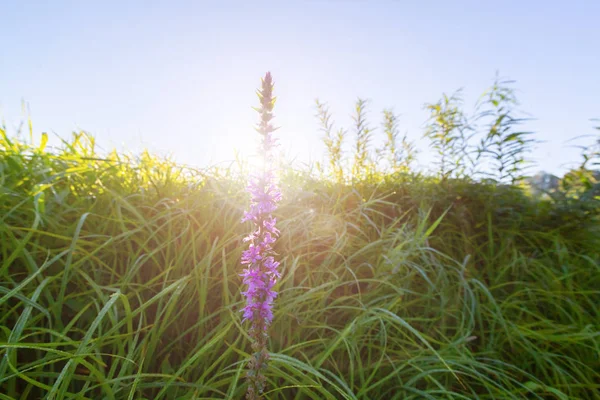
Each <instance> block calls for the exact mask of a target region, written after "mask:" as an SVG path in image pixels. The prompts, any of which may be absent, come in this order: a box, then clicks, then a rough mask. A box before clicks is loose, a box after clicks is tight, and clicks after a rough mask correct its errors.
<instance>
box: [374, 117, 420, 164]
mask: <svg viewBox="0 0 600 400" xmlns="http://www.w3.org/2000/svg"><path fill="white" fill-rule="evenodd" d="M383 132H384V134H385V142H384V144H383V149H381V150H379V151H378V155H379V157H383V158H384V159H386V161H387V162H388V165H389V167H390V171H391V172H392V173H402V174H408V173H410V172H411V171H412V168H411V167H412V164H413V162H414V161H415V158H416V150H415V146H414V144H413V143H411V142H410V141H409V140H408V138H407V136H406V135H404V136H403V137H402V139H401V141H400V143H398V116H397V115H396V114H394V113H393V112H392V111H391V110H383Z"/></svg>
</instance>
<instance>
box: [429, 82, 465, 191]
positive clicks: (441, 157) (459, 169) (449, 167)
mask: <svg viewBox="0 0 600 400" xmlns="http://www.w3.org/2000/svg"><path fill="white" fill-rule="evenodd" d="M462 102H463V101H462V98H461V93H460V91H457V92H455V93H454V94H452V95H451V96H448V95H446V94H444V95H443V96H442V99H441V100H439V101H438V102H437V103H430V104H426V105H425V108H426V109H427V110H428V111H429V113H430V116H429V120H428V123H427V127H426V130H425V136H426V137H427V138H429V140H430V145H431V147H432V148H433V149H434V150H435V152H436V154H437V156H438V160H437V164H438V171H439V175H440V178H441V179H442V180H446V179H448V178H450V177H459V178H460V177H464V176H465V173H466V172H467V166H468V164H467V161H468V160H467V156H468V139H469V138H468V136H467V132H468V131H469V125H468V123H467V119H466V116H465V114H464V112H463V111H462Z"/></svg>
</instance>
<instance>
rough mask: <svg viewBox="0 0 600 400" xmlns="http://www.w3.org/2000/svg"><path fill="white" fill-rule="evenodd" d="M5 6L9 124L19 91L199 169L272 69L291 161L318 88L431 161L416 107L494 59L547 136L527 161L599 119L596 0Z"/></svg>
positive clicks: (227, 140) (302, 155)
mask: <svg viewBox="0 0 600 400" xmlns="http://www.w3.org/2000/svg"><path fill="white" fill-rule="evenodd" d="M275 3H277V4H275ZM0 16H1V17H0V18H1V21H2V34H1V35H0V107H2V108H1V110H0V113H1V115H2V117H3V118H4V119H5V120H6V123H7V125H8V126H9V128H10V127H12V126H16V125H17V124H18V122H19V120H20V119H21V100H22V99H24V100H25V101H26V102H28V103H29V105H30V108H31V114H32V117H33V122H34V130H35V131H36V132H38V133H39V132H42V131H48V132H56V133H57V134H59V135H61V136H63V137H66V136H67V135H69V134H70V132H71V131H73V130H75V129H85V130H87V131H89V132H91V133H93V134H94V135H95V136H96V137H97V141H98V143H99V144H100V145H101V146H102V147H104V148H106V149H110V148H112V147H115V146H116V147H118V148H122V149H123V148H124V149H127V150H132V151H138V150H139V149H141V148H142V147H147V148H149V149H151V150H152V151H155V152H159V153H161V154H171V155H173V157H174V158H175V159H176V160H178V161H180V162H183V163H188V164H192V165H197V166H203V165H206V164H208V163H209V162H217V161H223V160H227V159H232V158H233V150H232V149H233V148H234V147H238V148H241V149H242V150H247V149H248V148H250V146H251V143H252V139H253V138H254V136H255V133H254V131H253V129H252V125H253V124H254V123H255V122H256V116H255V113H254V111H252V110H251V108H250V107H251V106H253V105H255V103H256V98H255V95H254V90H255V88H256V87H257V85H258V84H259V78H260V76H262V75H263V74H264V72H265V71H267V70H271V71H272V73H273V75H274V78H275V81H276V94H277V95H278V97H279V99H278V104H277V106H276V115H277V123H278V124H279V125H281V126H282V129H281V130H280V131H278V132H279V134H280V139H281V143H282V149H283V150H284V151H285V153H286V154H287V155H288V156H289V157H296V158H297V159H298V160H300V161H306V160H309V159H313V160H314V159H318V158H319V157H321V154H322V151H323V145H322V144H321V142H320V140H319V137H320V133H319V132H318V126H317V124H316V120H315V119H314V114H315V110H314V99H315V98H317V97H318V98H320V99H322V100H324V101H327V102H329V104H330V106H331V110H332V111H333V112H334V114H335V118H336V121H337V122H338V123H340V124H342V125H347V124H348V123H349V114H350V112H351V109H352V105H353V102H354V100H355V99H356V98H357V97H358V96H361V97H366V98H369V99H371V100H372V101H371V114H370V115H371V120H372V124H373V125H379V123H380V119H381V118H380V113H381V110H382V109H383V108H384V107H392V108H393V109H394V110H395V111H396V112H398V113H400V114H402V118H401V124H402V131H403V132H404V131H406V132H407V133H408V136H409V137H410V138H412V139H414V140H415V141H417V142H418V144H419V148H420V149H421V150H422V154H421V156H420V163H421V164H422V165H423V166H425V167H426V166H427V165H428V163H429V162H430V161H431V156H430V155H429V154H428V150H427V143H426V142H425V141H424V140H422V139H421V137H422V134H423V123H424V121H425V119H426V113H425V111H424V110H423V104H424V103H425V102H433V101H436V100H437V99H439V97H440V95H441V94H442V93H443V92H447V93H448V92H452V91H454V90H455V89H458V88H461V87H463V88H464V89H465V98H466V104H467V108H469V107H470V106H471V105H472V104H473V102H474V101H475V99H476V97H477V96H478V95H479V94H480V93H481V92H482V91H483V90H484V89H485V88H486V87H487V86H489V85H490V83H491V82H492V79H493V77H494V75H495V72H496V71H497V70H498V71H499V72H500V74H501V75H502V76H506V77H509V78H511V79H514V80H516V81H517V88H518V89H519V98H520V101H521V107H522V109H523V110H525V111H527V112H528V113H530V114H531V115H532V117H534V118H535V120H534V121H532V122H530V123H529V124H528V128H529V129H531V130H534V131H536V132H537V138H538V139H539V140H542V141H544V143H541V144H539V145H538V149H537V150H536V152H535V153H534V154H533V156H534V158H535V160H536V162H537V167H536V168H535V169H536V170H537V169H544V170H548V171H552V172H560V171H564V168H565V166H566V165H568V163H569V162H572V161H576V160H578V152H579V150H577V149H574V148H570V147H569V146H570V144H569V143H567V141H568V140H569V139H571V138H573V137H575V136H578V135H584V134H591V133H593V130H592V126H593V124H592V122H590V121H589V120H590V118H600V22H599V21H600V20H599V18H600V1H594V0H589V1H569V2H566V1H556V2H553V1H503V2H491V1H468V2H467V1H453V2H451V1H439V2H437V1H428V2H408V1H406V2H403V1H384V0H371V1H341V0H340V1H334V0H329V1H309V0H303V1H286V2H284V1H281V2H259V1H251V2H247V1H243V2H242V1H240V2H229V1H222V2H217V1H211V2H208V1H207V2H201V1H173V2H166V1H163V2H157V1H143V2H142V1H140V2H134V1H123V2H121V1H118V2H117V1H114V2H112V1H95V2H90V1H73V2H61V1H56V2H50V1H44V2H33V1H10V2H9V1H4V2H1V3H0ZM381 137H382V133H381V131H378V132H376V133H375V144H379V143H380V142H381Z"/></svg>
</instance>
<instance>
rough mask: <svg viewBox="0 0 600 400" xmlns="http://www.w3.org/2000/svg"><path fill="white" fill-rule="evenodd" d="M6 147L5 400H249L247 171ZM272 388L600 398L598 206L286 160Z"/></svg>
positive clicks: (401, 395)
mask: <svg viewBox="0 0 600 400" xmlns="http://www.w3.org/2000/svg"><path fill="white" fill-rule="evenodd" d="M1 133H2V135H1V136H2V139H1V142H0V151H1V153H0V183H1V186H0V215H1V220H0V243H1V244H0V261H1V263H0V310H1V314H0V355H1V356H2V358H1V362H0V388H1V390H0V399H38V398H48V399H92V398H93V399H223V398H242V397H243V394H244V391H245V383H244V367H245V361H246V360H247V358H248V356H249V354H248V352H249V351H250V350H249V343H248V337H247V334H246V331H245V328H244V326H243V324H242V323H241V313H240V312H239V310H240V308H241V306H242V296H241V295H240V287H241V280H240V277H239V274H240V273H241V266H240V264H239V259H240V253H241V250H242V243H241V238H242V237H243V233H244V232H245V230H246V227H245V226H244V225H242V224H240V223H239V221H240V217H241V215H242V211H243V209H244V208H245V207H246V205H247V195H246V194H245V192H244V182H245V181H244V179H243V178H242V176H243V175H242V174H241V173H238V172H239V171H238V170H237V169H233V168H232V169H229V170H223V169H221V170H207V171H194V170H190V169H186V168H184V167H179V166H177V165H176V164H173V163H171V162H169V161H167V160H160V159H158V158H154V157H152V156H150V155H148V154H143V155H141V156H140V157H136V158H132V157H127V156H123V155H119V154H116V153H112V154H110V155H108V156H107V155H103V156H100V155H99V154H97V153H96V152H95V150H94V143H93V139H92V138H90V137H88V136H86V135H83V134H82V135H76V136H74V138H73V139H72V140H70V141H65V142H64V144H63V146H62V147H61V148H60V149H53V150H52V151H49V149H46V148H45V146H44V143H43V142H44V140H42V144H41V145H35V146H34V145H32V144H31V143H29V142H28V143H25V142H24V141H18V140H14V139H13V140H11V139H9V138H8V137H7V136H6V133H5V132H4V131H3V132H1ZM282 189H283V194H284V200H283V202H282V205H281V207H280V208H279V210H278V211H277V217H278V219H279V221H280V223H279V228H280V230H281V231H282V235H281V240H279V241H278V247H277V251H278V253H279V254H280V258H281V260H282V273H283V278H282V279H281V281H280V283H279V284H278V290H279V292H280V297H278V299H277V303H276V311H275V318H274V323H273V326H272V327H271V330H270V333H271V341H270V350H271V351H272V355H271V362H270V365H269V370H268V371H267V376H268V393H267V394H266V397H267V398H269V399H474V398H481V399H561V400H562V399H600V372H599V371H600V360H599V354H600V353H599V352H600V336H599V335H600V333H599V329H600V316H599V312H600V311H599V309H598V304H600V267H599V260H600V229H599V227H600V224H599V223H598V219H597V217H596V216H594V215H595V214H593V209H592V210H590V208H589V207H587V208H586V207H583V206H582V204H581V201H580V200H578V199H571V200H569V201H566V200H565V201H563V202H560V201H551V200H542V199H534V198H531V197H529V196H527V195H526V194H525V193H524V192H523V191H522V190H520V189H519V188H517V187H514V186H510V185H494V184H483V183H474V182H472V181H470V180H468V179H446V180H443V181H440V180H439V179H437V178H427V177H423V176H420V175H415V174H396V175H391V174H388V175H381V176H379V178H378V179H370V180H369V179H364V180H362V181H361V182H355V183H354V184H353V185H352V186H350V185H345V184H343V183H340V182H337V183H336V182H332V181H328V180H324V179H316V178H314V177H311V176H309V174H308V173H303V172H298V171H293V170H291V169H287V170H285V171H284V173H283V176H282Z"/></svg>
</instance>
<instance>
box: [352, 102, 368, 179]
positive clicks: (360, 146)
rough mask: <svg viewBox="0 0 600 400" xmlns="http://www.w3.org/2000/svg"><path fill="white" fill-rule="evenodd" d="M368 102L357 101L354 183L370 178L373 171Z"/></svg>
mask: <svg viewBox="0 0 600 400" xmlns="http://www.w3.org/2000/svg"><path fill="white" fill-rule="evenodd" d="M366 113H367V101H366V100H364V99H358V100H356V104H355V106H354V115H353V116H352V120H353V121H354V129H355V132H356V142H355V149H354V162H353V163H352V181H353V182H356V181H360V180H361V179H364V178H365V177H367V176H368V174H369V172H370V171H371V170H372V165H371V162H370V161H371V160H370V155H369V143H370V141H371V134H372V130H371V128H370V127H369V124H368V122H367V116H366Z"/></svg>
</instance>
